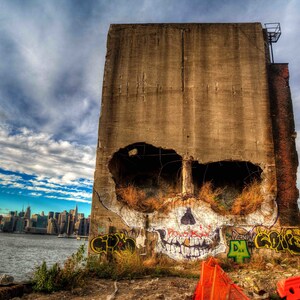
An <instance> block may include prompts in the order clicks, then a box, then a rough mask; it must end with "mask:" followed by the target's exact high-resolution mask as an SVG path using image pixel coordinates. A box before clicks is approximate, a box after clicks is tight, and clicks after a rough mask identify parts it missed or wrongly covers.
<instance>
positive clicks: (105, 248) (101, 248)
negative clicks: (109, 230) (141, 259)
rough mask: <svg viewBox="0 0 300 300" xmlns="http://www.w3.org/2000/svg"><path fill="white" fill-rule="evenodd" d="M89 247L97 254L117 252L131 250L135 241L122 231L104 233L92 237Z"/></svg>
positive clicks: (133, 248)
mask: <svg viewBox="0 0 300 300" xmlns="http://www.w3.org/2000/svg"><path fill="white" fill-rule="evenodd" d="M90 248H91V249H92V251H94V252H95V253H98V254H101V253H108V252H119V251H124V250H125V249H129V250H131V251H132V252H133V251H134V250H135V241H134V239H132V238H130V237H128V236H126V235H125V234H124V233H113V234H105V235H100V236H97V237H95V238H93V239H92V240H91V242H90Z"/></svg>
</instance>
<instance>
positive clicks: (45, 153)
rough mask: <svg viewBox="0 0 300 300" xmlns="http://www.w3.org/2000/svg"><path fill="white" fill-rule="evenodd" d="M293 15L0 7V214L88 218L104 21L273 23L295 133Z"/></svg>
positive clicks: (272, 9)
mask: <svg viewBox="0 0 300 300" xmlns="http://www.w3.org/2000/svg"><path fill="white" fill-rule="evenodd" d="M299 11H300V1H298V0H285V1H282V0H228V1H225V0H207V1H206V0H202V1H201V0H198V1H196V0H185V1H184V0H181V1H178V0H127V1H126V0H99V1H97V0H90V1H85V0H81V1H77V0H48V1H46V0H44V1H42V0H0V57H1V61H0V214H6V213H7V212H8V211H10V210H18V211H20V210H21V209H22V207H23V206H24V207H26V206H27V205H28V204H29V205H30V206H31V208H32V211H33V212H36V213H39V212H40V211H42V210H43V211H45V212H48V211H62V210H64V209H67V210H69V209H71V208H74V206H75V205H76V203H77V204H78V207H79V211H81V212H84V213H85V214H86V215H88V214H89V213H90V207H91V193H92V185H93V173H94V166H95V154H96V144H97V131H98V118H99V114H100V103H101V88H102V76H103V68H104V60H105V49H106V36H107V32H108V28H109V25H110V24H112V23H168V22H174V23H177V22H182V23H184V22H195V23H207V22H209V23H215V22H218V23H219V22H261V23H262V24H264V23H267V22H280V24H281V28H282V36H281V38H280V39H279V41H278V43H277V44H275V45H274V56H275V62H287V63H289V68H290V86H291V91H292V98H293V105H294V114H295V122H296V130H297V131H299V129H300V87H299V82H300V68H299V65H300V56H299V54H298V51H299V48H300V47H299V46H300V42H299V41H300V38H299V28H300V17H299ZM297 140H298V138H297ZM297 144H299V143H297ZM298 182H299V181H298Z"/></svg>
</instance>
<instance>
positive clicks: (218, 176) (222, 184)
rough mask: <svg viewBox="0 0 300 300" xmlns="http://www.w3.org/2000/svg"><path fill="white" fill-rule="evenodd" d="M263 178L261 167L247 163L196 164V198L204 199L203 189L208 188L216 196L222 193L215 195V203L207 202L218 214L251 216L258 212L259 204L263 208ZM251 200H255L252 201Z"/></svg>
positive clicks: (194, 176)
mask: <svg viewBox="0 0 300 300" xmlns="http://www.w3.org/2000/svg"><path fill="white" fill-rule="evenodd" d="M261 174H262V169H261V168H260V167H258V166H256V165H254V164H252V163H250V162H245V161H219V162H214V163H208V164H199V163H198V162H193V183H194V189H195V195H200V194H201V189H202V188H203V187H205V186H206V187H209V188H210V189H211V191H210V193H212V194H213V193H214V191H218V192H216V193H215V194H214V195H213V196H214V200H213V201H210V200H209V199H207V202H209V203H210V204H211V205H212V208H213V209H215V210H216V211H218V212H220V213H233V214H246V213H250V212H253V211H254V210H255V209H256V204H257V205H260V203H261V202H262V201H263V198H262V195H261V193H260V184H261V182H262V179H261ZM251 193H252V194H251ZM249 197H250V198H251V199H248V198H249ZM200 198H201V197H200ZM200 200H203V199H200ZM247 201H249V202H252V205H251V208H250V207H248V206H247V205H246V202H247ZM253 202H257V203H255V204H254V203H253Z"/></svg>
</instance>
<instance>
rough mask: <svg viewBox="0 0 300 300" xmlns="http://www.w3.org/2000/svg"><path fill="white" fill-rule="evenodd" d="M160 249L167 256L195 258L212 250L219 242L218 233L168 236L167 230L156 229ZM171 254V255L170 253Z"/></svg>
mask: <svg viewBox="0 0 300 300" xmlns="http://www.w3.org/2000/svg"><path fill="white" fill-rule="evenodd" d="M157 232H158V233H159V237H160V242H161V251H162V252H164V253H165V254H167V255H169V256H171V257H172V256H177V257H178V256H179V255H180V256H181V257H182V258H185V259H197V258H199V257H203V256H207V255H208V254H210V253H212V252H213V249H214V246H215V243H216V242H217V243H218V242H219V241H220V239H219V236H218V234H213V235H212V236H211V237H208V236H205V237H198V236H175V237H174V236H172V235H171V236H170V235H168V232H167V230H164V229H158V230H157ZM172 254H173V255H172Z"/></svg>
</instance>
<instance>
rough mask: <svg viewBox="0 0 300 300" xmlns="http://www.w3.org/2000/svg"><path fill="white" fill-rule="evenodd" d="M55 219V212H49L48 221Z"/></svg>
mask: <svg viewBox="0 0 300 300" xmlns="http://www.w3.org/2000/svg"><path fill="white" fill-rule="evenodd" d="M51 218H54V212H53V211H49V212H48V220H49V219H51Z"/></svg>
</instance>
